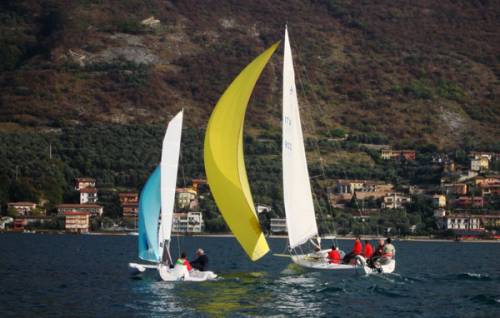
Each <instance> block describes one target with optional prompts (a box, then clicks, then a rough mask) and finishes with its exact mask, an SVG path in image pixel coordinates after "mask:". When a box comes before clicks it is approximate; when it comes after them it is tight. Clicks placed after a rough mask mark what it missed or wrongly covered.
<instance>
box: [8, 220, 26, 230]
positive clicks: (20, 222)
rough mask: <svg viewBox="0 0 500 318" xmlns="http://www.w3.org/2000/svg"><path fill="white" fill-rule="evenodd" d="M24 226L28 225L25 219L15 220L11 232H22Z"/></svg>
mask: <svg viewBox="0 0 500 318" xmlns="http://www.w3.org/2000/svg"><path fill="white" fill-rule="evenodd" d="M26 225H28V221H27V220H26V219H25V218H15V219H14V224H13V226H12V230H13V231H16V232H23V231H24V227H25V226H26Z"/></svg>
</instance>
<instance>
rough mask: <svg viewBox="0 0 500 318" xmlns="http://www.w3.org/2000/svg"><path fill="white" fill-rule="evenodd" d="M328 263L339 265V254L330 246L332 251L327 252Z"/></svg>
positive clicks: (333, 246)
mask: <svg viewBox="0 0 500 318" xmlns="http://www.w3.org/2000/svg"><path fill="white" fill-rule="evenodd" d="M328 262H329V263H330V264H339V263H340V253H339V251H338V250H337V248H336V247H335V245H332V250H331V251H329V252H328Z"/></svg>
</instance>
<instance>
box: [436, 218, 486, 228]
mask: <svg viewBox="0 0 500 318" xmlns="http://www.w3.org/2000/svg"><path fill="white" fill-rule="evenodd" d="M439 221H440V222H438V226H439V227H440V228H442V229H444V230H482V229H483V228H482V227H481V218H480V217H479V216H477V215H465V214H450V215H447V216H445V217H443V218H442V219H440V220H439Z"/></svg>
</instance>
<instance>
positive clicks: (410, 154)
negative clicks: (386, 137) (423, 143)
mask: <svg viewBox="0 0 500 318" xmlns="http://www.w3.org/2000/svg"><path fill="white" fill-rule="evenodd" d="M380 157H381V158H382V159H385V160H390V159H400V158H404V159H406V160H415V158H416V151H415V150H393V149H382V150H380Z"/></svg>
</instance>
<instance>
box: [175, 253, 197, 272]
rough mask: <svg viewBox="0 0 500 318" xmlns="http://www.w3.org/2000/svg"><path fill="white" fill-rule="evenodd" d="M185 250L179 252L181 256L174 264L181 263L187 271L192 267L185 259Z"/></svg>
mask: <svg viewBox="0 0 500 318" xmlns="http://www.w3.org/2000/svg"><path fill="white" fill-rule="evenodd" d="M186 258H187V257H186V252H182V253H181V257H179V259H178V260H177V261H176V262H175V265H183V266H186V267H187V270H188V271H191V270H192V269H193V268H192V267H191V264H189V262H188V260H187V259H186Z"/></svg>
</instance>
